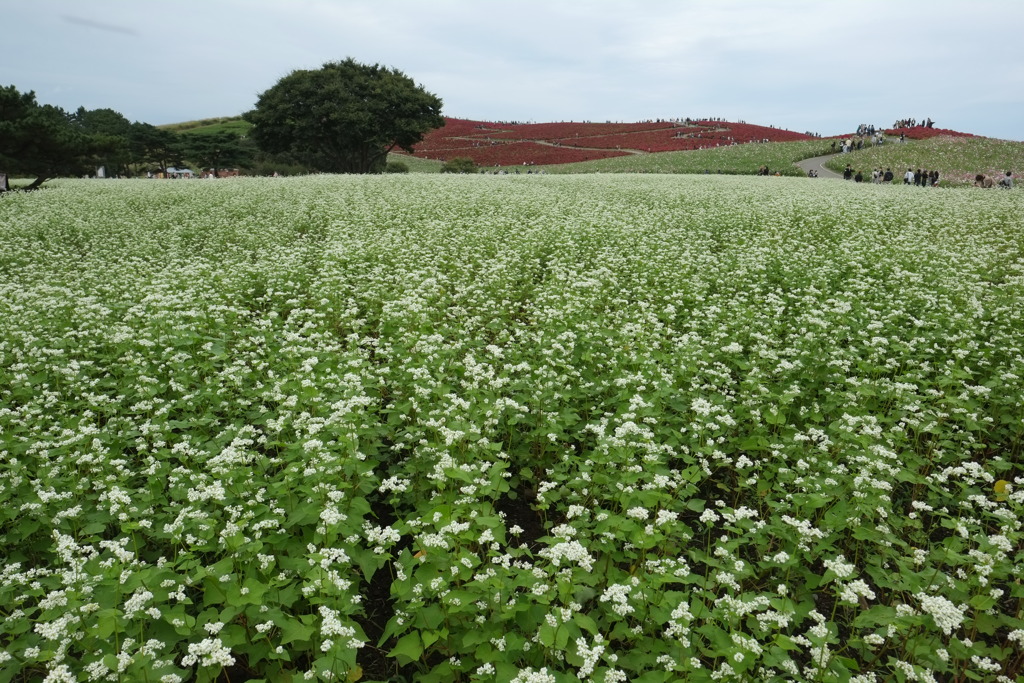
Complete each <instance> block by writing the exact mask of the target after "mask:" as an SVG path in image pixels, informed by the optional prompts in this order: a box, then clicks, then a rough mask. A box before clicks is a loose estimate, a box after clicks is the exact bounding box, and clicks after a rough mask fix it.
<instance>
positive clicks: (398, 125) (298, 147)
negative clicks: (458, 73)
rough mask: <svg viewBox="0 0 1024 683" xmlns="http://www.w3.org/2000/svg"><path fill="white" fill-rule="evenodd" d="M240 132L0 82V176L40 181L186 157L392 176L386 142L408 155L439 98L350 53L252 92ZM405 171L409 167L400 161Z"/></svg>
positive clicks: (175, 162)
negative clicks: (184, 129)
mask: <svg viewBox="0 0 1024 683" xmlns="http://www.w3.org/2000/svg"><path fill="white" fill-rule="evenodd" d="M244 118H245V120H246V121H247V122H248V123H249V124H251V126H252V127H251V128H250V129H249V133H248V134H247V135H246V136H244V137H243V136H241V135H239V134H238V133H235V132H231V131H224V130H216V131H202V130H197V131H194V132H189V133H187V134H177V133H174V132H172V131H169V130H166V129H161V128H157V127H155V126H152V125H150V124H148V123H141V122H138V121H136V122H134V123H133V122H131V121H129V120H128V119H126V118H125V117H124V116H122V115H121V114H120V113H118V112H116V111H114V110H113V109H93V110H87V109H85V108H84V107H79V108H78V110H76V111H75V112H72V113H69V112H66V111H64V110H63V109H61V108H60V107H55V106H53V105H49V104H40V103H38V102H37V101H36V96H35V93H34V92H32V91H29V92H25V93H22V92H19V91H18V89H17V88H16V87H15V86H13V85H11V86H6V87H3V88H0V174H6V175H7V177H11V176H14V175H18V176H23V177H24V176H31V177H34V178H35V180H33V181H32V183H31V184H30V185H29V186H28V187H27V188H26V189H35V188H37V187H39V186H40V185H41V184H42V183H43V182H44V181H46V180H47V179H48V178H54V177H58V176H80V175H91V174H94V173H95V172H96V171H97V169H99V168H101V167H102V168H104V169H105V173H106V174H107V175H115V176H132V175H138V174H140V173H145V172H147V171H149V170H152V169H153V168H154V167H156V169H159V170H163V169H166V168H168V167H171V166H181V165H183V162H184V161H186V160H187V161H189V162H192V163H195V164H197V165H199V166H201V167H202V168H204V169H210V170H211V171H212V172H213V173H214V175H216V173H217V171H218V170H219V169H223V168H226V167H241V168H243V169H244V170H246V171H248V172H253V173H257V174H261V173H268V172H271V171H277V170H278V169H281V170H282V171H283V172H284V173H287V172H289V171H291V172H294V171H296V170H298V171H322V172H328V173H380V172H385V171H388V172H401V171H402V170H403V169H402V168H401V167H400V166H399V165H397V164H396V165H392V166H391V167H388V165H387V157H388V153H389V152H391V151H392V150H393V149H395V148H399V149H404V150H406V151H408V152H411V151H412V149H413V146H414V145H415V144H416V143H418V142H419V141H420V140H422V139H423V136H424V135H425V134H426V133H427V132H429V131H430V130H432V129H434V128H437V127H440V126H443V125H444V118H443V117H442V116H441V100H440V98H438V97H437V96H436V95H433V94H432V93H429V92H427V91H426V90H424V89H423V88H422V87H420V86H419V85H417V84H416V83H415V82H414V81H413V80H412V79H411V78H409V77H408V76H406V75H405V74H404V73H402V72H401V71H398V70H396V69H390V68H387V67H383V66H381V65H379V64H373V65H366V64H360V63H359V62H356V61H355V60H353V59H351V58H349V59H346V60H344V61H341V62H328V63H327V64H324V65H323V66H322V67H321V68H320V69H316V70H297V71H293V72H292V73H291V74H289V75H287V76H285V77H284V78H282V79H280V80H279V81H278V82H277V84H275V85H274V86H273V87H271V88H270V89H268V90H267V91H265V92H263V93H262V94H261V95H260V96H259V100H258V102H257V103H256V107H255V108H254V109H253V110H252V111H249V112H246V113H245V115H244ZM405 170H408V169H407V167H406V168H405Z"/></svg>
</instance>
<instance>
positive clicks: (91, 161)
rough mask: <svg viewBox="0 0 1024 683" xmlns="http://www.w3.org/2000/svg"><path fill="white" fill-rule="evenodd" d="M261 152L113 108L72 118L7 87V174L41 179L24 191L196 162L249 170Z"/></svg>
mask: <svg viewBox="0 0 1024 683" xmlns="http://www.w3.org/2000/svg"><path fill="white" fill-rule="evenodd" d="M255 152H256V149H255V146H254V145H253V144H252V143H246V141H245V140H244V139H243V138H242V137H241V136H239V135H238V134H237V133H230V132H215V133H207V134H204V133H194V134H191V135H179V134H177V133H174V132H172V131H169V130H165V129H162V128H157V127H156V126H153V125H151V124H148V123H142V122H139V121H135V122H132V121H129V120H128V119H126V118H125V117H124V116H123V115H122V114H120V113H119V112H116V111H114V110H113V109H86V108H84V107H79V108H78V109H77V110H76V111H74V112H70V113H69V112H67V111H65V110H63V109H61V108H60V107H56V106H53V105H50V104H40V103H39V102H37V101H36V96H35V93H34V92H31V91H29V92H24V93H22V92H19V91H18V89H17V88H16V87H15V86H13V85H11V86H6V87H0V171H4V172H6V173H7V174H8V175H9V176H13V175H20V176H26V177H34V178H35V180H33V181H32V183H31V184H30V185H29V186H28V187H27V188H25V189H35V188H37V187H39V186H40V185H41V184H42V183H43V182H44V181H46V180H47V179H49V178H56V177H60V176H80V175H91V174H94V173H95V172H96V170H97V169H99V168H101V167H102V168H104V169H105V170H106V173H107V174H109V175H117V176H131V175H135V174H139V173H145V172H146V171H148V170H151V169H166V168H168V167H170V166H177V165H182V164H183V163H184V160H186V159H187V160H189V161H192V162H194V163H197V164H200V165H202V166H203V167H204V168H210V169H214V170H216V169H220V168H224V167H225V166H226V165H237V164H243V163H250V162H251V161H252V160H253V159H254V158H255V156H256V155H255Z"/></svg>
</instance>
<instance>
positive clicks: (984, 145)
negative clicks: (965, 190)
mask: <svg viewBox="0 0 1024 683" xmlns="http://www.w3.org/2000/svg"><path fill="white" fill-rule="evenodd" d="M846 164H850V165H851V166H853V168H855V169H859V170H862V171H865V172H866V173H870V171H871V169H872V168H878V167H881V168H891V169H892V170H893V172H894V173H895V174H896V176H897V177H899V176H901V175H902V174H903V173H905V172H906V170H907V169H908V168H914V169H917V168H926V169H928V170H937V171H938V172H939V180H940V183H941V182H942V181H945V182H946V183H947V184H954V185H961V184H970V183H973V182H974V176H975V175H976V174H978V173H986V174H989V175H1000V176H1001V175H1002V174H1003V173H1005V172H1006V171H1007V170H1010V171H1014V173H1015V174H1018V173H1020V172H1021V171H1022V170H1024V142H1013V141H1010V140H994V139H992V138H954V137H935V138H931V139H929V140H915V141H912V142H905V143H902V144H901V143H891V144H886V145H881V146H879V147H871V148H869V149H865V150H861V151H859V152H851V153H850V154H844V155H840V156H838V157H836V158H835V159H833V160H832V161H830V162H829V163H828V167H829V168H831V169H833V170H835V171H841V170H842V169H843V168H844V167H845V166H846Z"/></svg>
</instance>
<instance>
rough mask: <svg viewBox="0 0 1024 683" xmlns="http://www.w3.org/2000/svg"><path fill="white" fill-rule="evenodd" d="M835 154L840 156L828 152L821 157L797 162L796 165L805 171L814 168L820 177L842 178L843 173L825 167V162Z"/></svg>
mask: <svg viewBox="0 0 1024 683" xmlns="http://www.w3.org/2000/svg"><path fill="white" fill-rule="evenodd" d="M835 156H838V154H826V155H825V156H821V157H811V158H810V159H804V160H803V161H798V162H796V165H797V166H799V167H800V168H802V169H803V170H804V172H805V173H806V172H807V171H810V170H812V169H813V170H815V171H817V172H818V177H819V178H839V179H840V180H842V178H843V176H842V174H840V173H836V172H835V171H832V170H829V169H827V168H825V162H826V161H828V160H829V159H831V158H832V157H835Z"/></svg>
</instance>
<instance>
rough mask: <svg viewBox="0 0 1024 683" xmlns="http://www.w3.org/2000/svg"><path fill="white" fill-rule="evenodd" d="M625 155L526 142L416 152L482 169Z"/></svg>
mask: <svg viewBox="0 0 1024 683" xmlns="http://www.w3.org/2000/svg"><path fill="white" fill-rule="evenodd" d="M625 154H628V152H619V151H616V150H591V149H573V148H571V147H554V146H551V145H543V144H540V143H537V142H526V141H523V142H507V143H504V144H498V145H485V146H482V147H451V148H448V149H435V150H431V151H428V152H426V153H421V152H420V150H419V149H418V148H417V150H416V156H417V157H420V158H424V159H437V160H439V161H447V160H449V159H453V158H455V157H469V158H470V159H472V160H473V161H475V162H476V163H477V164H478V165H480V166H522V165H532V164H568V163H571V162H574V161H590V160H592V159H607V158H609V157H617V156H623V155H625Z"/></svg>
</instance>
